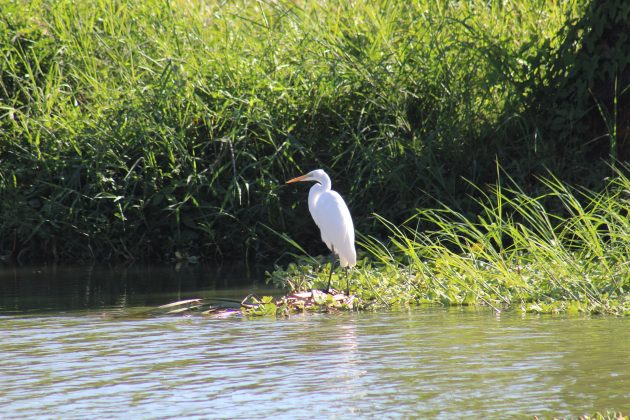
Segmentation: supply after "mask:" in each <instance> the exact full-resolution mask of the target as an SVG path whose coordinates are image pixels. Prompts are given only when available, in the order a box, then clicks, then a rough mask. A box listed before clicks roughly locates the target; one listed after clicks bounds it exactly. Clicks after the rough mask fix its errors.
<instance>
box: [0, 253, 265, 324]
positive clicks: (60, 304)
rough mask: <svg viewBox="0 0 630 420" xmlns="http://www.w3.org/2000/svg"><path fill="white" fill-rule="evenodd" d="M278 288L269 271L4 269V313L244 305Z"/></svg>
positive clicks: (0, 277) (0, 273) (0, 296)
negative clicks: (192, 302) (190, 303)
mask: <svg viewBox="0 0 630 420" xmlns="http://www.w3.org/2000/svg"><path fill="white" fill-rule="evenodd" d="M253 292H258V293H262V292H266V293H267V294H269V293H273V292H274V290H273V289H271V288H270V287H269V286H267V285H266V284H265V281H264V269H262V268H254V269H253V270H250V271H247V270H246V269H245V267H244V266H242V265H230V266H221V267H204V266H183V267H179V268H175V267H155V266H132V267H45V268H23V267H12V268H1V269H0V314H19V313H45V312H57V313H58V312H59V311H76V310H95V309H114V308H116V309H129V308H137V307H155V306H160V305H163V304H165V303H169V302H172V301H177V300H184V299H198V298H199V299H204V300H206V299H207V300H209V301H211V302H212V303H213V304H214V305H217V306H221V307H238V306H239V303H240V301H241V299H243V297H245V296H246V295H247V294H249V293H253Z"/></svg>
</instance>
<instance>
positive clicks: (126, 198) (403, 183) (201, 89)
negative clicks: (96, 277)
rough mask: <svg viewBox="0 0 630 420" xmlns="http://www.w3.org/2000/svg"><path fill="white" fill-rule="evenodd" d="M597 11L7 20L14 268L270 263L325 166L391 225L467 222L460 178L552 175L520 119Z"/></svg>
mask: <svg viewBox="0 0 630 420" xmlns="http://www.w3.org/2000/svg"><path fill="white" fill-rule="evenodd" d="M583 3H584V2H579V1H563V2H547V1H538V0H536V1H531V0H518V1H511V2H507V3H506V2H487V1H466V2H437V1H432V0H423V1H419V2H392V1H376V2H371V1H364V0H343V1H318V2H281V1H280V2H277V1H256V2H254V1H244V0H243V1H231V2H218V1H210V2H207V1H195V0H190V1H182V0H172V1H157V0H149V1H143V2H127V1H111V2H105V1H99V0H89V1H85V2H74V1H66V0H62V1H55V2H50V1H32V2H13V1H8V0H0V10H1V12H0V13H1V16H2V18H1V19H0V70H1V74H2V76H1V80H0V99H1V100H0V160H1V161H2V166H1V167H0V194H1V195H2V196H1V199H0V241H1V243H0V245H1V246H0V249H1V252H2V254H3V255H6V254H11V255H12V257H14V258H15V257H17V258H18V259H23V260H24V261H28V260H29V259H31V258H33V257H36V256H42V257H48V258H55V259H60V260H65V261H76V260H77V258H82V259H92V260H94V259H97V260H99V261H103V260H109V259H125V260H133V259H150V260H160V261H163V260H165V259H175V258H183V259H186V258H189V257H190V258H193V259H194V257H203V258H210V259H211V258H214V257H222V256H227V257H234V256H237V257H239V258H242V257H243V256H251V255H252V254H256V257H257V258H259V259H265V258H270V255H273V254H274V253H276V252H277V251H278V249H279V248H278V246H277V245H278V241H277V240H275V238H274V237H269V236H268V235H265V233H266V232H267V231H266V230H265V228H263V227H262V226H261V224H260V222H262V223H264V224H267V225H270V226H271V227H272V228H274V229H275V230H277V231H281V232H283V231H286V230H287V229H286V227H287V226H288V225H293V226H296V227H304V229H299V231H307V229H306V227H307V226H309V225H308V223H307V221H306V220H305V221H300V220H298V219H296V218H295V217H294V211H295V208H294V206H295V202H296V200H295V199H294V198H295V197H297V194H298V193H299V192H298V191H296V192H292V193H290V194H295V195H292V196H290V198H291V199H289V193H283V190H281V185H282V183H283V181H284V180H285V179H287V178H288V177H289V176H290V175H294V174H296V173H303V172H305V169H313V168H314V167H316V166H321V167H324V168H326V169H328V170H329V172H330V173H331V174H334V177H333V178H334V179H335V180H338V181H336V182H337V184H336V185H337V186H338V187H339V189H340V190H341V191H343V192H344V193H347V196H349V197H350V198H351V200H352V202H351V208H364V209H370V210H371V211H375V212H377V213H379V214H381V215H382V216H384V217H387V218H388V219H390V220H403V219H405V218H406V217H408V216H409V214H408V213H407V209H408V208H414V207H419V206H423V205H424V204H426V201H427V197H432V196H434V197H441V198H443V199H445V200H446V199H448V200H449V201H450V202H451V203H454V204H460V205H461V204H463V201H466V200H463V199H460V198H459V197H464V192H465V191H467V190H468V191H470V189H468V188H467V187H461V186H460V185H459V183H457V182H456V180H454V179H452V177H450V176H449V175H450V174H452V173H453V170H454V168H463V169H462V170H463V171H464V172H463V173H461V174H462V175H464V176H466V177H467V178H469V179H471V180H473V181H479V180H483V179H486V178H487V177H488V173H490V174H491V173H492V159H493V157H494V152H493V150H495V148H496V147H497V145H498V144H501V150H503V151H504V152H505V154H506V157H507V160H508V161H511V160H510V159H509V157H510V156H511V155H512V154H513V153H519V154H520V155H521V156H527V155H528V153H530V152H531V153H534V152H533V150H538V152H537V153H539V154H538V155H532V156H530V159H531V161H530V163H531V162H538V161H539V160H540V159H542V158H544V157H545V156H546V154H545V150H544V147H543V146H544V142H543V143H541V141H542V140H541V139H537V140H536V141H537V142H538V143H536V144H534V143H533V141H532V139H531V138H530V137H529V133H530V132H531V130H530V128H531V127H528V126H527V124H528V123H527V121H526V120H525V119H524V118H523V116H522V115H521V112H522V111H523V108H524V105H523V101H524V98H525V96H526V95H527V93H528V89H531V88H532V85H531V84H530V83H529V82H528V81H530V76H532V75H533V74H537V75H540V74H541V73H540V72H543V71H544V69H540V68H538V67H537V64H536V60H535V59H534V57H535V56H536V55H537V54H538V53H539V52H540V51H541V48H543V47H545V48H546V47H553V46H554V45H555V44H557V43H558V42H559V41H560V40H559V39H558V38H557V34H558V33H559V30H560V28H562V27H564V26H565V24H566V22H567V20H568V19H571V18H573V17H575V16H578V15H579V14H580V13H581V11H582V10H583V8H584V4H583ZM532 80H533V79H532ZM515 124H516V125H515ZM515 126H516V127H517V128H518V127H521V128H520V129H515ZM488 157H490V158H489V159H488ZM506 163H508V162H506ZM488 168H489V169H488ZM507 169H509V170H510V172H511V173H514V174H515V175H516V172H518V171H528V170H529V169H528V168H527V164H520V166H519V165H514V166H513V167H511V168H507ZM458 170H459V169H458ZM488 170H490V172H488ZM409 174H414V176H413V177H411V176H409ZM419 191H423V192H425V193H426V194H419ZM283 194H284V196H283ZM394 199H395V200H398V201H400V202H401V203H404V204H405V205H404V206H402V205H401V206H391V205H390V203H391V202H392V200H394ZM292 206H293V207H292ZM287 208H288V209H289V210H288V211H290V216H288V213H287ZM362 220H366V221H367V220H370V219H368V218H367V217H365V218H362ZM367 223H371V222H367ZM378 226H379V225H378V224H376V225H372V226H371V227H378ZM362 227H364V228H367V227H368V226H367V225H363V226H362ZM235 238H238V240H236V239H235ZM301 238H306V235H305V236H303V237H301ZM178 256H180V257H178Z"/></svg>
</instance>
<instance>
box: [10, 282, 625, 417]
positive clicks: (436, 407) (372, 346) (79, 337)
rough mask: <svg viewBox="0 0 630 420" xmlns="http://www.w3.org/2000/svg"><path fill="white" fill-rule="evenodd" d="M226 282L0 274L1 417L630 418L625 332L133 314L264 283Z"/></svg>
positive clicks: (385, 316)
mask: <svg viewBox="0 0 630 420" xmlns="http://www.w3.org/2000/svg"><path fill="white" fill-rule="evenodd" d="M108 276H109V278H110V280H111V278H112V277H114V278H116V281H115V282H113V281H110V282H108V281H106V280H105V279H106V278H107V277H108ZM213 276H214V277H213ZM228 277H229V275H227V274H221V273H219V274H217V273H214V274H212V275H209V274H207V273H206V274H205V275H204V274H203V272H201V273H199V272H197V271H195V272H176V271H173V270H165V271H160V270H158V271H151V272H149V273H146V272H144V273H142V272H133V273H129V272H123V273H112V272H107V273H94V272H84V271H73V272H56V273H52V274H51V273H50V272H36V273H33V272H28V273H24V272H4V273H2V275H0V283H1V284H2V286H0V293H1V294H0V313H2V314H3V315H0V337H1V340H0V377H1V378H2V387H0V417H9V418H23V417H53V418H57V417H58V418H85V417H88V416H90V417H99V418H103V417H108V418H171V417H185V416H192V417H207V418H252V417H263V418H268V417H273V416H280V417H285V418H286V417H293V418H315V417H335V418H346V417H348V416H350V415H358V416H359V417H374V418H376V417H382V416H389V417H452V416H457V417H462V416H474V417H506V416H512V415H526V416H533V415H538V416H544V417H550V416H552V415H557V416H563V415H564V416H566V415H579V414H583V413H593V412H595V411H605V410H617V411H624V412H626V413H627V412H629V411H630V363H629V362H628V360H630V357H629V356H630V323H629V320H627V319H621V318H611V317H592V318H577V317H572V318H571V317H557V316H531V315H527V316H521V315H520V314H516V313H504V314H501V315H500V316H498V315H496V314H495V313H493V312H491V311H486V310H461V309H440V308H437V309H418V310H414V311H408V312H382V313H349V314H343V315H334V316H333V315H324V314H319V315H309V316H295V317H292V318H288V319H279V320H276V319H241V318H237V317H232V318H227V319H213V318H207V317H203V316H200V315H196V316H138V313H144V312H143V311H144V310H145V309H146V308H150V307H151V306H152V305H153V306H157V305H161V304H164V303H168V302H169V301H172V300H177V299H186V298H190V297H202V298H204V299H207V300H216V302H219V303H220V304H222V305H228V306H229V305H230V304H231V303H230V302H234V301H233V300H230V298H233V299H237V298H242V297H243V294H246V293H249V292H251V291H255V290H257V289H258V288H260V287H263V286H264V285H260V284H258V283H257V282H256V281H248V280H247V281H244V282H241V285H240V287H239V289H238V290H226V289H225V288H224V286H225V285H226V284H225V283H226V282H225V279H226V278H228ZM228 283H230V282H228ZM231 283H234V282H233V281H231ZM152 284H153V286H154V288H153V289H151V287H149V286H150V285H152ZM155 284H158V285H159V286H155ZM25 288H26V289H25ZM151 290H152V291H151ZM60 291H61V292H60ZM62 292H63V293H62ZM221 302H222V303H221Z"/></svg>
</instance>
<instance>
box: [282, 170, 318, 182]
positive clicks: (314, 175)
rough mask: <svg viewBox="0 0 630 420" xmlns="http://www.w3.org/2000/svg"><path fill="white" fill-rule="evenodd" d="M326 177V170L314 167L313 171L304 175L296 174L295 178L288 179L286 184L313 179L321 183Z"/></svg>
mask: <svg viewBox="0 0 630 420" xmlns="http://www.w3.org/2000/svg"><path fill="white" fill-rule="evenodd" d="M327 177H328V175H326V172H324V171H323V170H322V169H315V170H314V171H311V172H309V173H307V174H306V175H302V176H298V177H296V178H293V179H290V180H288V181H287V184H291V183H293V182H299V181H315V182H319V183H320V184H321V183H323V181H324V179H326V178H327Z"/></svg>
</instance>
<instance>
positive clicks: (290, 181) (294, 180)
mask: <svg viewBox="0 0 630 420" xmlns="http://www.w3.org/2000/svg"><path fill="white" fill-rule="evenodd" d="M304 178H306V175H302V176H298V177H296V178H293V179H290V180H288V181H287V184H291V183H292V182H298V181H304Z"/></svg>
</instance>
